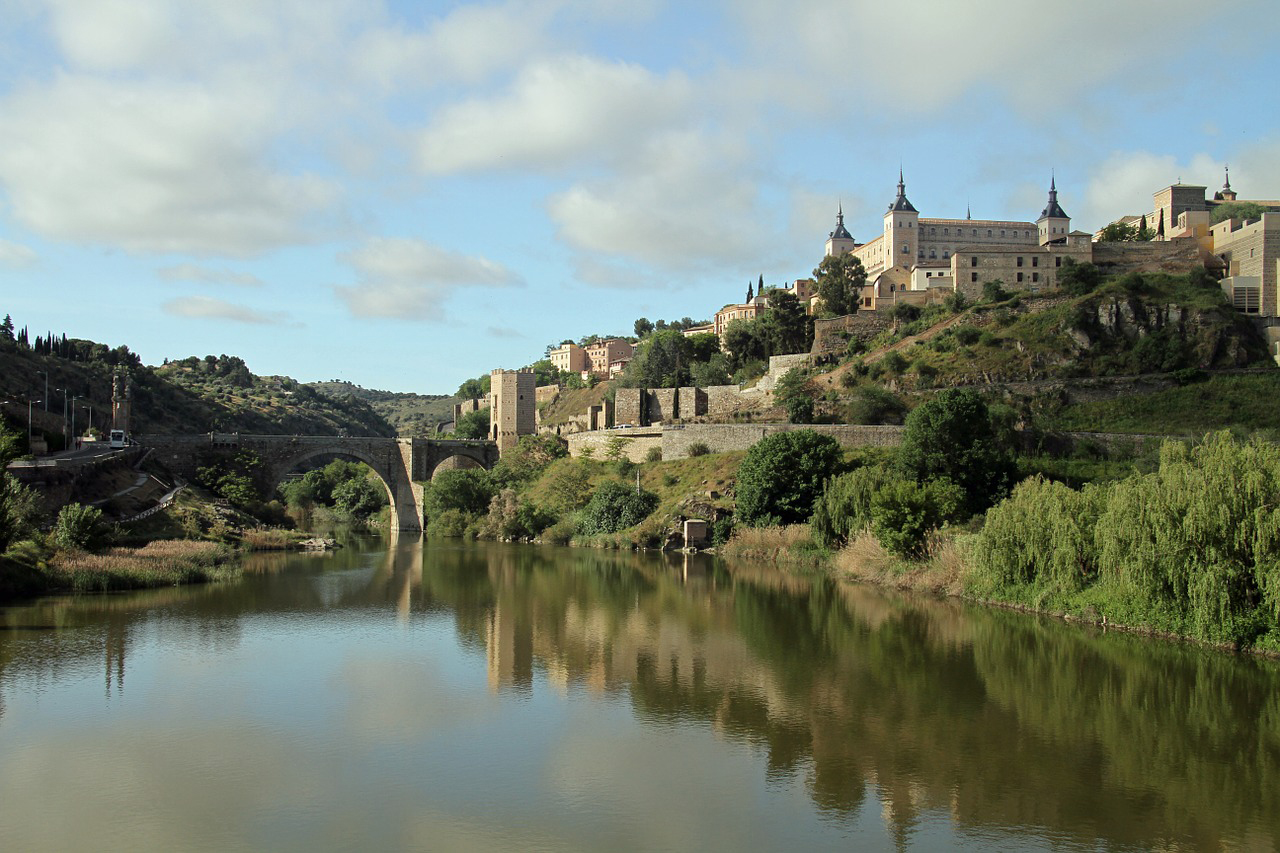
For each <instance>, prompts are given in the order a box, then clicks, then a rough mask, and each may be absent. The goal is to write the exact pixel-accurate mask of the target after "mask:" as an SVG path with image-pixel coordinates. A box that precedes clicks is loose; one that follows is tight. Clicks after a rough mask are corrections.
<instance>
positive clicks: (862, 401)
mask: <svg viewBox="0 0 1280 853" xmlns="http://www.w3.org/2000/svg"><path fill="white" fill-rule="evenodd" d="M906 415H907V406H906V404H905V403H903V402H902V400H900V399H899V398H898V397H897V396H896V395H895V394H893V392H891V391H889V390H888V389H886V388H881V387H880V386H878V385H874V386H869V387H867V388H863V389H861V390H860V391H858V393H857V394H855V395H854V397H853V401H852V402H850V403H849V411H848V420H849V423H851V424H900V423H902V420H903V418H905V417H906Z"/></svg>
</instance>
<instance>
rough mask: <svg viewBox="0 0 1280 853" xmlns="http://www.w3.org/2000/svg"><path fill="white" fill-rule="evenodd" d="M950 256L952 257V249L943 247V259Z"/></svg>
mask: <svg viewBox="0 0 1280 853" xmlns="http://www.w3.org/2000/svg"><path fill="white" fill-rule="evenodd" d="M949 257H951V250H950V249H943V250H942V259H943V260H946V259H947V258H949Z"/></svg>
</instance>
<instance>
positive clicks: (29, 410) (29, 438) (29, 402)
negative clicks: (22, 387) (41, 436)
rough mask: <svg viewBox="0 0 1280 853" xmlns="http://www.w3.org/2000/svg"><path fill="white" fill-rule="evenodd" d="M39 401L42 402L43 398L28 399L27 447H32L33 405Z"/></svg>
mask: <svg viewBox="0 0 1280 853" xmlns="http://www.w3.org/2000/svg"><path fill="white" fill-rule="evenodd" d="M39 402H42V401H41V400H31V399H28V400H27V447H30V446H31V436H32V431H31V406H32V405H33V404H35V403H39ZM18 411H22V410H21V409H19V410H18Z"/></svg>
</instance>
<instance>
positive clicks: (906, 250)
mask: <svg viewBox="0 0 1280 853" xmlns="http://www.w3.org/2000/svg"><path fill="white" fill-rule="evenodd" d="M908 251H909V250H908V249H907V244H906V243H903V244H902V254H904V255H905V254H906V253H907V252H908Z"/></svg>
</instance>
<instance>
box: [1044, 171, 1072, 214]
mask: <svg viewBox="0 0 1280 853" xmlns="http://www.w3.org/2000/svg"><path fill="white" fill-rule="evenodd" d="M1040 218H1041V219H1070V218H1071V217H1069V216H1067V212H1066V211H1065V210H1063V209H1062V205H1060V204H1058V182H1057V179H1056V178H1055V177H1054V175H1053V173H1052V172H1050V173H1049V203H1048V204H1046V205H1045V206H1044V210H1042V211H1041V212H1040Z"/></svg>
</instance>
